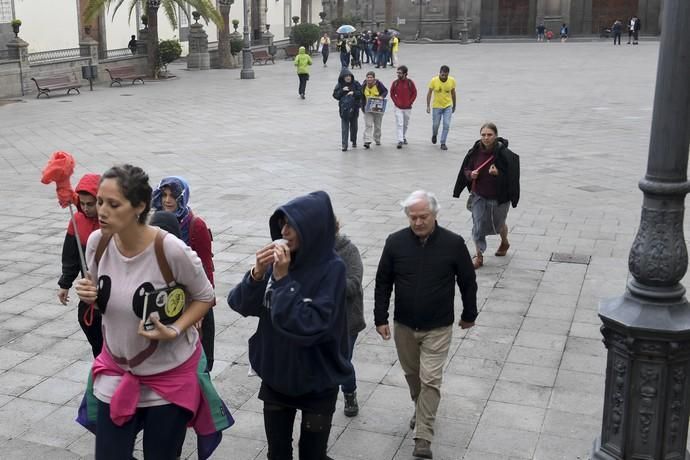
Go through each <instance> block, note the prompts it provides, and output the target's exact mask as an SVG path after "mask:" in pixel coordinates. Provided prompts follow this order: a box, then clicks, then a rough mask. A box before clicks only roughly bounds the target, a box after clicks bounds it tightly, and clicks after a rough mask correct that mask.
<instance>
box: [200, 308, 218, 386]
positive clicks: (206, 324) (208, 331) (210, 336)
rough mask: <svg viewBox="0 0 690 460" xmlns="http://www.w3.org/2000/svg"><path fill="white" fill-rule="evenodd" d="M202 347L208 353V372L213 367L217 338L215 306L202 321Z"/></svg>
mask: <svg viewBox="0 0 690 460" xmlns="http://www.w3.org/2000/svg"><path fill="white" fill-rule="evenodd" d="M200 332H201V347H202V348H203V349H204V354H205V355H206V372H211V370H212V369H213V343H214V340H215V338H216V322H215V320H214V319H213V308H209V309H208V313H206V316H204V321H203V322H202V323H201V331H200Z"/></svg>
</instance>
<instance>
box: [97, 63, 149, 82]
mask: <svg viewBox="0 0 690 460" xmlns="http://www.w3.org/2000/svg"><path fill="white" fill-rule="evenodd" d="M105 71H106V72H108V74H109V75H110V86H113V85H114V84H115V83H117V84H118V85H120V86H122V81H123V80H132V84H134V83H135V82H136V81H137V80H139V81H141V84H142V85H143V84H144V77H146V74H144V73H141V72H138V71H137V69H136V68H135V67H134V66H133V65H126V66H122V67H117V68H115V69H105Z"/></svg>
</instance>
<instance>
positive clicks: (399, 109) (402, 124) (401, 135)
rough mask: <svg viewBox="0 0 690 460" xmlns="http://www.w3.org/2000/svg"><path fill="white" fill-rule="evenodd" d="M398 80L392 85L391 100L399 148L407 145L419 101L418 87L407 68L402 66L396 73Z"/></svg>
mask: <svg viewBox="0 0 690 460" xmlns="http://www.w3.org/2000/svg"><path fill="white" fill-rule="evenodd" d="M396 73H397V76H398V78H397V79H396V80H395V81H394V82H393V83H392V84H391V91H390V93H391V100H392V101H393V104H394V106H395V109H394V113H395V126H396V131H397V135H398V145H397V147H398V148H399V149H401V148H402V147H403V145H406V144H407V127H408V125H409V123H410V114H411V113H412V104H414V101H415V100H416V99H417V87H416V86H415V84H414V82H413V81H412V80H410V79H409V78H408V77H407V66H405V65H401V66H400V67H398V70H397V71H396Z"/></svg>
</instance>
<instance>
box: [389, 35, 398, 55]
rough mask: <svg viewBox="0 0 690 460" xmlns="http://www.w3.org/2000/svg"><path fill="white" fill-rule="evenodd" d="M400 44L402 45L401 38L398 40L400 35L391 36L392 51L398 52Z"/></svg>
mask: <svg viewBox="0 0 690 460" xmlns="http://www.w3.org/2000/svg"><path fill="white" fill-rule="evenodd" d="M399 46H400V40H398V37H393V38H391V51H393V52H394V53H397V52H398V47H399Z"/></svg>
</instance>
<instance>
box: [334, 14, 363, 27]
mask: <svg viewBox="0 0 690 460" xmlns="http://www.w3.org/2000/svg"><path fill="white" fill-rule="evenodd" d="M360 22H362V17H361V16H357V15H352V16H343V17H342V18H334V19H331V25H332V26H333V28H334V29H337V28H338V27H340V26H342V25H343V24H349V25H351V26H354V27H357V25H358V24H359V23H360Z"/></svg>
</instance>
